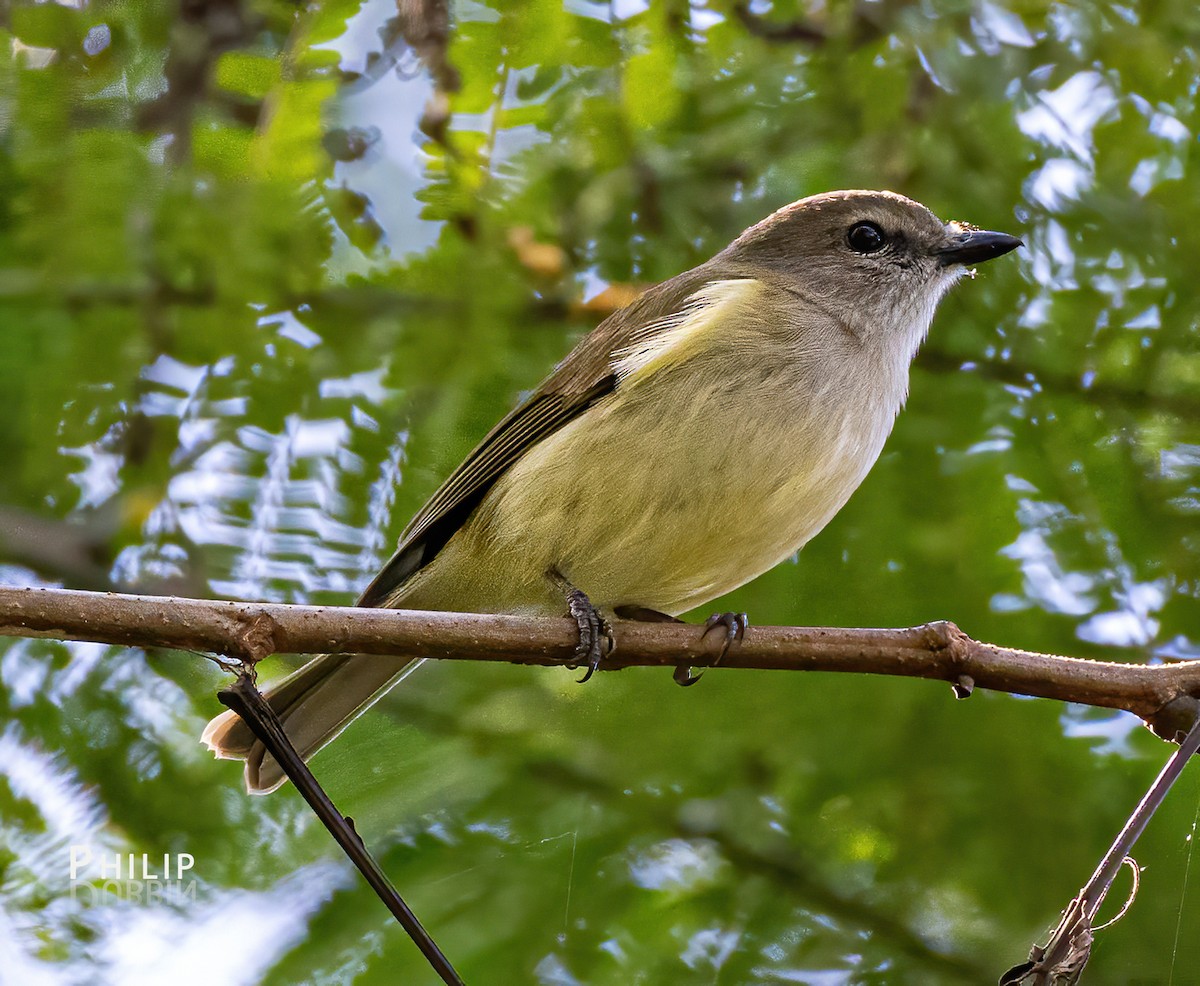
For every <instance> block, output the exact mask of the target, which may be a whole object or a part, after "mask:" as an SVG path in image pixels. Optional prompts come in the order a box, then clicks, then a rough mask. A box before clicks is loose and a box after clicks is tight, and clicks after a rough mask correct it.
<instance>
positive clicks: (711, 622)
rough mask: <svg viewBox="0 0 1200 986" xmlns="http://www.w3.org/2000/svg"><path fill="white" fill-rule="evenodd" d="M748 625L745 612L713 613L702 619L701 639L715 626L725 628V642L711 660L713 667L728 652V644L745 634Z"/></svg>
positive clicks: (748, 621)
mask: <svg viewBox="0 0 1200 986" xmlns="http://www.w3.org/2000/svg"><path fill="white" fill-rule="evenodd" d="M749 626H750V619H749V617H747V616H746V614H745V613H713V615H712V616H710V617H709V618H708V619H707V620H705V621H704V633H702V634H700V638H701V639H703V638H705V637H707V636H708V634H709V631H710V630H714V629H716V628H717V627H724V628H725V642H724V643H723V644H722V645H721V653H720V654H718V655H717V659H716V660H715V661H713V667H716V666H717V665H718V664H720V663H721V662H722V661H723V660H724V659H725V655H726V654H728V653H729V648H730V646H731V645H732V644H733V643H734V642H735V641H739V640H741V639H742V638H743V637H745V636H746V629H747V628H748V627H749Z"/></svg>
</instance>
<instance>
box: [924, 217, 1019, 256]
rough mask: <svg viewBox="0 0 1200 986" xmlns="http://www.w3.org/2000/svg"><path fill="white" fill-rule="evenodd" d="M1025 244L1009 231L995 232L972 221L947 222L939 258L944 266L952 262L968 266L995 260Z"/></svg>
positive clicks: (938, 252)
mask: <svg viewBox="0 0 1200 986" xmlns="http://www.w3.org/2000/svg"><path fill="white" fill-rule="evenodd" d="M1024 245H1025V244H1024V243H1022V242H1021V240H1020V239H1019V238H1017V237H1015V236H1009V235H1008V233H993V232H990V231H988V230H986V229H979V228H978V227H977V226H972V225H971V224H970V223H960V222H950V223H947V224H946V245H945V246H944V247H942V248H941V249H940V250H938V251H937V258H938V263H940V264H941V265H942V266H943V267H949V266H950V265H951V264H962V265H963V266H967V265H969V264H979V263H983V261H985V260H995V259H996V257H1003V256H1004V255H1005V254H1006V253H1008V252H1009V251H1010V250H1015V249H1016V248H1017V247H1019V246H1024Z"/></svg>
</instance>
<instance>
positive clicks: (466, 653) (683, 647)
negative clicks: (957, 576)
mask: <svg viewBox="0 0 1200 986" xmlns="http://www.w3.org/2000/svg"><path fill="white" fill-rule="evenodd" d="M0 636H20V637H52V638H56V639H60V640H91V641H97V642H99V643H108V644H119V645H123V646H128V647H170V648H177V649H181V650H195V651H207V652H211V653H214V654H218V655H222V656H225V657H229V658H232V659H234V660H236V661H239V662H243V663H247V664H253V663H255V662H257V661H260V660H262V659H263V658H265V657H268V656H270V655H271V654H274V653H292V654H316V653H327V652H341V653H357V654H380V655H384V654H386V655H401V656H404V657H423V658H432V659H434V660H457V661H493V662H508V663H513V664H536V665H549V666H562V665H568V664H571V663H572V662H573V661H574V659H575V645H576V643H577V639H578V638H577V630H576V628H575V624H574V622H573V621H571V620H568V619H561V620H559V619H536V618H526V617H518V616H489V615H479V614H471V613H434V612H419V611H413V610H386V609H358V608H354V607H343V606H287V605H282V604H274V603H236V602H215V601H209V600H200V599H183V598H179V597H173V596H135V595H121V594H117V593H102V592H80V591H75V590H70V589H40V588H0ZM616 638H617V644H618V646H617V650H616V651H615V652H614V653H612V654H610V655H608V656H607V657H606V658H605V660H604V664H603V665H602V668H603V669H604V670H610V671H615V670H620V669H622V668H628V667H683V666H690V667H701V668H703V667H711V666H712V665H713V664H714V663H716V661H717V660H718V658H719V655H720V650H721V642H722V638H720V637H719V635H716V634H710V635H709V636H708V637H704V636H702V634H701V632H700V628H698V627H695V626H690V625H687V624H679V623H635V622H618V623H617V624H616ZM721 666H722V667H725V668H761V669H770V670H784V671H834V672H851V673H856V674H884V675H899V676H903V677H910V678H930V679H933V680H937V681H945V682H948V683H949V684H951V685H952V686H953V687H954V689H955V693H956V694H957V695H958V696H959V697H960V698H965V697H967V696H968V695H969V694H970V693H971V690H972V689H973V688H975V687H979V688H988V689H992V690H995V691H1004V692H1013V693H1016V694H1020V695H1032V696H1036V697H1039V698H1050V699H1057V700H1059V701H1062V702H1078V703H1081V704H1084V705H1095V706H1101V707H1104V708H1110V709H1124V710H1126V711H1128V712H1132V713H1133V714H1134V715H1137V716H1139V717H1140V718H1142V719H1143V720H1145V721H1146V723H1147V724H1148V725H1149V726H1150V727H1151V728H1152V729H1153V730H1154V731H1155V732H1156V733H1157V734H1158V735H1159V736H1161V737H1163V738H1165V739H1169V740H1175V739H1176V735H1177V734H1178V733H1180V732H1185V731H1186V730H1187V729H1188V728H1190V726H1191V724H1192V723H1193V721H1195V719H1196V716H1197V713H1198V711H1200V663H1191V662H1187V663H1180V664H1165V665H1154V666H1148V665H1141V664H1119V663H1114V662H1109V661H1091V660H1084V659H1081V658H1074V657H1059V656H1056V655H1053V654H1038V653H1035V652H1033V651H1025V650H1016V649H1013V648H1009V647H999V646H996V645H995V644H988V643H982V642H980V641H977V640H973V639H972V638H970V637H968V636H967V635H966V634H965V633H963V632H962V631H961V630H960V629H958V627H956V626H955V625H954V624H953V623H947V622H935V623H926V624H924V625H922V626H917V627H908V628H903V629H838V628H828V627H751V628H750V629H749V630H748V631H747V633H746V635H745V638H744V639H743V640H742V641H741V643H740V644H736V645H735V646H734V647H732V648H731V649H730V651H729V653H728V654H727V655H726V656H725V658H724V659H723V660H721Z"/></svg>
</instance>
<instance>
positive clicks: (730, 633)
mask: <svg viewBox="0 0 1200 986" xmlns="http://www.w3.org/2000/svg"><path fill="white" fill-rule="evenodd" d="M749 626H750V620H749V618H748V617H747V616H746V614H745V613H713V615H712V616H710V617H709V618H708V619H707V620H705V621H704V632H703V633H702V634H700V639H701V640H703V639H704V638H705V637H707V636H708V635H709V633H710V632H711V631H713V630H715V629H716V628H717V627H721V628H723V630H724V633H725V640H724V641H723V642H722V644H721V653H720V654H718V655H717V658H716V660H715V661H713V662H712V666H713V667H716V666H717V665H718V664H720V663H721V661H723V660H724V659H725V655H726V654H728V653H729V648H730V647H731V646H732V645H733V644H734V643H737V642H738V641H740V640H741V639H742V638H743V637H745V636H746V629H747V628H748V627H749ZM703 676H704V672H703V671H701V672H700V674H693V673H692V669H691V668H689V667H687V666H686V665H681V666H679V667H677V668H676V669H675V674H674V676H673V677H674V679H675V684H677V685H682V686H683V687H684V688H687V687H688V686H689V685H694V684H695V683H696V682H697V681H699V680H700V679H701V678H702V677H703Z"/></svg>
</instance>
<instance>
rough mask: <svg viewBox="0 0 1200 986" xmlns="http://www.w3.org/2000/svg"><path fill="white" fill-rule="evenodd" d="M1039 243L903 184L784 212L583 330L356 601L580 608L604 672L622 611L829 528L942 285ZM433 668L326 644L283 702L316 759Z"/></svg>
mask: <svg viewBox="0 0 1200 986" xmlns="http://www.w3.org/2000/svg"><path fill="white" fill-rule="evenodd" d="M1020 245H1021V241H1020V240H1019V239H1017V238H1016V237H1014V236H1009V235H1007V234H1005V233H993V232H988V231H985V230H981V229H979V228H978V227H975V226H972V225H969V224H967V223H959V222H950V223H943V222H942V221H941V220H940V219H938V218H937V217H936V216H935V215H934V214H933V213H932V212H930V211H929V209H927V208H926V207H925V206H923V205H921V204H920V203H918V202H914V201H912V200H911V199H907V198H905V197H904V196H902V195H897V194H895V193H893V192H882V191H838V192H828V193H826V194H822V195H814V196H811V197H809V198H805V199H801V200H800V201H798V202H793V203H792V204H791V205H788V206H784V207H783V208H782V209H780V210H778V211H777V212H775V213H773V214H772V215H770V216H768V217H767V218H766V219H764V220H762V222H759V223H757V224H756V225H754V226H751V227H750V228H749V229H747V230H746V231H745V232H744V233H742V234H741V236H739V237H738V238H737V239H736V240H734V241H733V243H731V244H730V245H729V246H728V247H726V248H725V249H724V250H722V251H721V252H720V253H718V254H717V255H716V256H715V257H713V258H712V259H711V260H709V261H707V262H705V263H703V264H701V265H700V266H698V267H695V268H693V269H692V270H689V271H686V272H684V273H682V274H680V275H678V276H677V277H673V278H671V279H670V280H669V281H664V282H663V283H662V284H659V285H657V286H656V287H653V288H651V289H650V290H648V291H646V292H645V293H644V294H643V295H641V296H640V297H639V298H638V299H637V300H636V301H634V302H633V303H632V304H630V305H629V306H628V307H626V308H624V309H622V310H620V311H618V312H616V313H614V314H613V315H611V316H610V317H608V318H607V319H605V320H604V321H603V322H602V323H601V324H600V325H599V326H598V327H597V328H596V329H595V330H594V331H592V332H591V333H590V334H589V335H587V336H586V337H585V338H584V339H583V340H581V341H580V343H579V344H578V345H577V346H576V347H575V349H574V350H573V351H572V352H571V353H570V355H568V356H567V357H566V359H564V360H563V361H562V362H561V363H560V364H559V365H558V366H557V367H556V368H555V370H554V371H553V372H552V373H551V374H550V375H549V376H548V377H547V378H546V379H545V380H544V381H543V382H542V384H541V385H540V386H539V387H538V388H537V390H535V391H534V392H533V393H532V394H531V395H530V396H529V397H528V398H527V399H526V400H524V401H523V402H522V403H521V404H520V405H519V406H518V407H516V409H514V410H513V411H512V412H511V413H510V414H508V415H507V417H505V418H504V419H503V420H502V421H500V423H499V424H497V425H496V426H495V427H494V428H493V429H492V430H491V431H490V432H489V433H488V434H487V435H486V436H485V437H484V439H483V441H482V442H480V443H479V445H478V446H477V447H476V448H475V449H474V451H472V452H471V453H470V454H469V455H468V456H467V457H466V459H465V460H464V461H463V463H462V464H461V465H460V466H459V467H458V468H457V469H455V470H454V472H453V473H451V475H450V477H449V478H448V479H447V480H446V482H445V483H443V484H442V486H441V488H440V489H438V491H437V492H436V493H434V494H433V496H432V497H431V498H430V500H429V502H428V503H426V504H425V506H423V507H422V508H421V509H420V510H419V511H418V512H417V514H416V516H415V517H414V518H413V519H412V522H411V523H410V524H409V525H408V527H407V529H406V530H405V531H404V533H403V535H402V536H401V539H400V544H399V548H398V550H397V551H396V553H395V554H394V555H393V556H392V558H391V560H390V561H389V562H388V563H387V564H386V565H385V566H384V568H383V570H382V571H381V572H380V573H379V574H378V575H377V576H376V577H375V579H374V581H373V582H371V584H370V585H369V586H368V587H367V589H366V591H365V592H364V593H363V594H362V597H361V598H360V599H359V601H358V605H360V606H384V607H393V608H401V607H402V608H405V609H427V610H446V611H465V612H476V613H511V614H517V615H541V616H561V615H565V614H566V613H570V614H571V615H572V616H574V617H575V619H576V621H577V622H578V624H579V627H580V651H579V654H580V659H581V661H582V660H585V659H586V661H587V663H588V665H589V673H590V671H591V670H594V669H595V667H596V666H597V664H598V663H599V661H600V660H601V657H602V654H603V639H604V638H605V637H606V636H609V630H608V623H607V619H606V615H607V614H614V615H617V616H622V617H627V618H638V619H672V618H674V617H677V616H678V614H680V613H684V612H686V611H688V610H690V609H692V608H694V607H696V606H700V605H702V604H703V603H705V602H708V601H709V600H711V599H714V598H716V597H717V596H720V595H722V594H724V593H726V592H729V591H731V590H732V589H735V588H737V587H738V586H740V585H742V584H743V583H745V582H748V581H749V580H751V579H753V578H755V577H756V576H758V575H760V574H761V573H763V572H765V571H766V570H767V569H769V568H771V567H773V566H774V565H776V564H778V563H779V562H780V561H782V560H783V559H785V558H788V557H789V556H791V555H793V554H794V553H795V552H796V551H797V550H798V549H800V548H801V547H802V546H803V545H804V544H805V543H807V542H808V541H809V540H810V539H811V538H812V537H813V536H814V535H815V534H816V533H817V532H818V531H820V530H821V529H822V528H823V527H824V526H825V525H826V524H827V523H828V522H829V520H830V519H831V518H832V517H833V515H834V514H836V513H837V512H838V510H840V509H841V507H842V505H843V504H845V502H846V501H847V500H848V499H849V497H850V495H851V493H853V492H854V490H855V489H856V488H857V486H858V485H859V483H861V482H862V480H863V478H864V477H865V476H866V474H867V472H868V470H870V468H871V466H872V465H873V464H874V463H875V460H876V459H877V458H878V457H879V453H880V451H881V450H882V448H883V444H884V441H885V440H886V438H887V436H888V434H889V433H890V431H891V429H892V424H893V422H894V421H895V419H896V415H897V414H898V413H899V411H900V408H901V407H902V405H903V404H904V401H905V399H906V397H907V395H908V370H909V365H910V364H911V362H912V359H913V357H914V356H915V355H916V352H917V348H918V347H919V346H920V344H921V342H922V340H924V338H925V335H926V333H927V332H928V330H929V324H930V322H931V321H932V319H933V313H934V309H935V308H936V307H937V304H938V302H939V301H940V300H941V298H942V296H943V295H944V294H945V293H946V291H947V289H949V287H950V286H951V285H952V284H954V283H955V282H956V281H957V280H959V278H961V277H962V276H963V275H964V274H965V273H967V271H968V268H969V266H970V265H971V264H975V263H979V262H981V261H985V260H991V259H992V258H994V257H999V256H1001V255H1003V254H1005V253H1008V252H1009V251H1010V250H1013V249H1015V248H1016V247H1018V246H1020ZM715 619H716V621H717V622H720V623H722V624H723V625H724V626H725V627H726V630H727V632H728V634H729V638H730V639H733V638H735V637H736V636H737V635H738V634H739V633H740V632H741V631H742V630H744V626H745V624H744V618H739V617H735V616H733V614H725V615H724V616H723V617H719V618H715ZM710 622H712V621H710ZM728 642H729V641H728V640H727V641H726V645H728ZM609 643H610V645H611V639H610V641H609ZM419 663H420V662H419V661H406V660H405V659H403V658H395V659H389V658H384V657H368V656H362V655H354V654H328V655H325V656H322V657H318V658H316V659H315V660H313V661H310V662H309V663H308V664H306V665H304V666H303V667H301V668H300V669H299V670H298V671H296V672H294V673H293V674H292V675H290V676H289V677H287V678H285V679H284V680H283V681H282V682H281V683H280V684H278V685H277V686H275V687H274V688H273V689H271V690H270V691H269V692H267V698H268V699H269V701H270V703H271V705H272V707H273V708H274V710H275V711H276V712H277V713H278V715H279V718H280V719H281V721H282V722H283V724H284V727H285V729H286V731H287V733H288V736H289V737H290V738H291V740H292V742H293V744H294V745H295V747H296V748H297V750H298V751H299V752H300V753H301V754H302V755H303V756H305V757H308V756H310V755H311V754H313V753H315V752H316V751H317V750H318V749H319V748H320V747H322V746H324V745H325V744H326V743H328V742H329V741H330V740H332V739H333V738H334V737H335V736H337V735H338V733H340V732H341V731H342V730H343V729H344V728H345V727H346V726H347V725H348V724H349V723H350V722H351V720H353V719H354V718H355V717H356V716H357V715H359V714H360V713H361V712H362V711H363V710H364V709H366V708H367V707H368V706H370V705H371V704H372V703H373V702H375V701H376V700H377V699H379V697H380V696H382V695H383V694H384V693H385V692H386V691H387V690H388V689H389V688H390V687H392V686H393V685H394V684H395V683H396V682H397V681H399V680H400V679H401V678H402V677H404V675H405V674H406V673H407V672H408V671H410V670H411V669H412V668H413V667H414V666H415V665H416V664H419ZM203 742H205V743H206V744H208V746H209V747H210V748H211V749H212V750H213V751H214V752H215V753H216V754H217V756H218V757H226V758H230V759H242V760H245V761H246V785H247V788H248V789H249V790H250V791H251V792H254V793H266V792H268V791H271V790H274V789H275V788H276V787H278V786H279V785H280V784H281V783H282V782H283V780H284V779H285V778H284V777H283V774H282V771H281V770H280V768H279V766H278V764H277V763H276V762H275V760H274V759H273V758H272V757H270V756H269V755H267V754H266V752H265V750H264V749H263V747H262V744H261V743H259V742H258V741H257V740H256V739H255V737H254V736H253V734H252V733H251V732H250V730H249V728H248V727H247V726H246V725H245V723H243V722H242V721H241V719H239V718H238V717H237V715H236V714H234V713H233V712H225V713H223V714H222V715H219V716H217V717H216V718H215V719H213V720H212V722H210V723H209V724H208V727H207V728H206V729H205V731H204V735H203Z"/></svg>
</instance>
